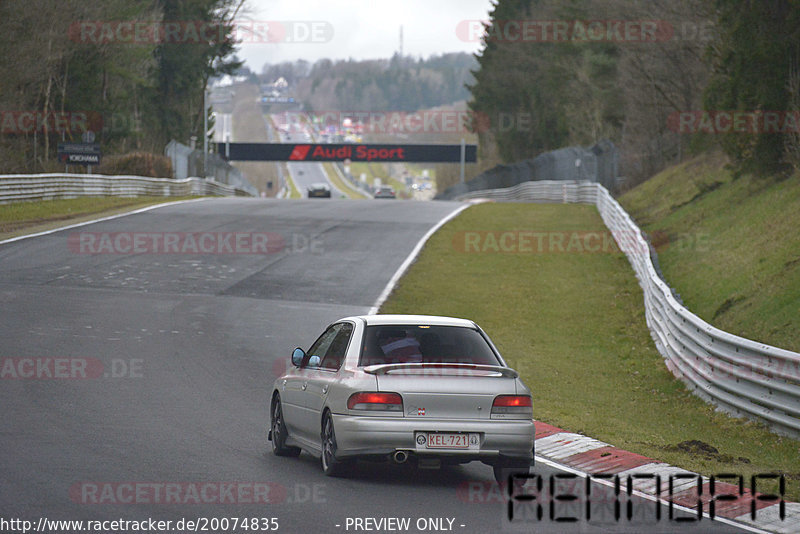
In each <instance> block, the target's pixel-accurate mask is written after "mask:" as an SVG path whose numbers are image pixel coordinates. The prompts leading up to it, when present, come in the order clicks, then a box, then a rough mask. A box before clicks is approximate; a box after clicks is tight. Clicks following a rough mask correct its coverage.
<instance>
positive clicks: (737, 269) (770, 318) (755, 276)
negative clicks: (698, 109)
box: [619, 154, 800, 351]
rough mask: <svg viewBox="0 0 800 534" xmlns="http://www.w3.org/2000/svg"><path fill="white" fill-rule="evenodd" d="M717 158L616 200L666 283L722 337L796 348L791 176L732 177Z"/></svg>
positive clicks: (798, 212) (688, 165) (799, 304)
mask: <svg viewBox="0 0 800 534" xmlns="http://www.w3.org/2000/svg"><path fill="white" fill-rule="evenodd" d="M725 163H726V162H725V159H724V157H722V156H720V155H718V154H712V155H703V156H700V157H697V158H695V159H693V160H690V161H688V162H685V163H683V164H682V165H679V166H676V167H673V168H670V169H668V170H666V171H664V172H662V173H661V174H659V175H657V176H655V177H653V178H652V179H650V180H648V181H647V182H644V183H643V184H641V185H639V186H638V187H636V188H635V189H633V190H631V191H629V192H627V193H625V194H624V195H622V197H621V198H620V199H619V201H620V203H621V204H622V206H623V207H624V208H625V209H626V210H627V211H628V212H629V213H630V214H631V215H632V216H633V217H634V219H636V221H637V223H638V224H639V225H640V226H641V227H642V229H643V230H645V231H646V232H648V233H649V234H650V235H651V236H653V241H654V244H655V245H656V249H657V251H658V256H659V261H660V263H661V267H662V270H663V272H664V275H665V277H666V279H667V282H668V283H669V284H670V285H671V286H672V287H674V288H675V289H676V290H677V292H678V293H679V294H680V295H681V298H682V299H683V301H684V303H685V305H686V307H687V308H689V309H690V310H691V311H692V312H694V313H695V314H697V315H698V316H700V317H701V318H703V319H704V320H705V321H707V322H709V323H711V324H712V325H714V326H716V327H717V328H720V329H722V330H726V331H728V332H731V333H734V334H737V335H740V336H743V337H747V338H750V339H754V340H756V341H760V342H763V343H768V344H770V345H775V346H778V347H781V348H785V349H789V350H794V351H800V232H798V229H800V177H798V176H797V175H795V176H793V177H792V178H789V179H785V180H781V181H778V180H775V179H771V178H754V177H751V176H741V177H739V178H736V179H734V178H733V176H732V175H731V173H730V172H729V171H728V170H727V169H726V168H725Z"/></svg>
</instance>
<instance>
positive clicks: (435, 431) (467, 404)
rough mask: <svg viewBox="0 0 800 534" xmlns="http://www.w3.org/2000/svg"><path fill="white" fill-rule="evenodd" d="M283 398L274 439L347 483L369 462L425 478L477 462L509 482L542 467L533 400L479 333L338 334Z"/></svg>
mask: <svg viewBox="0 0 800 534" xmlns="http://www.w3.org/2000/svg"><path fill="white" fill-rule="evenodd" d="M291 359H292V366H291V367H290V368H289V370H288V372H287V373H286V374H285V375H283V376H281V377H280V378H278V379H277V380H276V381H275V383H274V386H273V388H272V391H271V401H270V428H269V434H268V439H269V440H270V441H271V442H272V450H273V452H274V453H275V454H276V455H278V456H297V455H299V454H300V451H301V450H305V451H306V452H308V453H310V454H313V455H316V456H318V457H320V458H321V459H322V469H323V471H324V473H325V474H326V475H336V474H338V473H340V472H342V470H343V468H345V466H346V465H347V464H349V463H351V462H353V461H354V460H356V459H358V458H362V459H384V460H390V461H393V462H396V463H405V462H407V461H410V463H414V464H416V465H418V466H419V467H426V468H436V467H439V466H441V465H443V464H458V463H466V462H471V461H474V460H478V461H481V462H483V463H485V464H488V465H491V466H492V467H493V468H494V474H495V478H496V479H497V480H498V482H505V481H506V480H508V478H509V476H510V475H512V474H514V473H517V472H523V473H527V472H528V469H529V466H530V465H531V464H532V462H533V447H534V434H535V429H534V422H533V403H532V399H531V392H530V390H529V389H528V388H527V387H526V386H525V384H523V382H522V380H520V378H519V375H518V374H517V372H516V371H514V370H513V369H511V368H509V367H508V366H507V365H506V363H505V362H504V361H503V358H502V357H501V356H500V354H499V352H498V351H497V349H496V348H495V346H494V345H493V344H492V342H491V341H490V340H489V337H488V336H487V335H486V334H485V333H484V332H483V330H481V329H480V328H479V327H478V325H476V324H475V323H473V322H472V321H468V320H464V319H454V318H449V317H433V316H424V315H368V316H358V317H347V318H344V319H341V320H339V321H336V322H335V323H333V324H332V325H330V326H329V327H328V328H327V329H325V331H324V332H323V333H322V335H321V336H320V337H319V338H318V339H317V340H316V341H315V342H314V344H313V345H312V346H311V348H309V349H308V351H304V350H303V349H301V348H297V349H295V350H294V352H293V353H292V358H291Z"/></svg>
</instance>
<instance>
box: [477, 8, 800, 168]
mask: <svg viewBox="0 0 800 534" xmlns="http://www.w3.org/2000/svg"><path fill="white" fill-rule="evenodd" d="M483 41H484V44H485V46H484V48H483V50H482V52H481V53H480V54H479V57H478V62H479V64H480V68H479V69H478V70H476V72H475V78H476V82H475V83H474V84H473V85H472V86H471V93H472V97H473V100H472V103H471V105H470V107H471V109H472V110H473V111H474V112H475V116H489V117H496V116H498V114H506V115H508V114H511V115H512V116H513V115H518V116H524V117H527V119H526V120H527V122H526V123H525V128H502V125H501V124H498V123H497V121H495V122H494V123H492V125H491V127H490V128H489V129H488V130H486V131H483V132H482V133H480V138H481V145H482V149H483V150H496V151H497V153H498V154H499V156H500V159H502V160H503V161H518V160H521V159H526V158H530V157H533V156H535V155H537V154H538V153H540V152H543V151H547V150H552V149H556V148H561V147H564V146H571V145H590V144H592V143H594V142H595V141H597V140H600V139H603V138H607V139H611V140H612V141H614V142H615V143H616V144H617V145H618V147H619V148H620V153H621V173H622V174H623V175H624V176H626V177H627V178H628V180H629V184H632V183H636V182H638V181H641V180H642V179H645V178H647V177H649V176H652V175H653V174H654V173H656V172H658V171H659V170H661V169H663V168H664V167H666V166H667V165H670V164H673V163H676V162H678V161H680V160H681V159H683V158H685V157H686V156H687V155H689V154H691V153H693V152H696V151H699V150H704V149H707V148H709V147H711V146H721V147H722V148H723V149H724V150H725V152H726V153H727V154H728V155H729V156H730V158H731V160H732V161H733V162H734V164H735V165H736V167H737V168H738V169H739V170H740V171H742V172H756V173H764V174H768V173H774V172H782V171H785V170H788V169H790V168H791V167H792V166H794V168H795V169H800V149H799V147H800V143H799V142H798V135H797V132H798V122H800V121H798V118H800V116H799V115H798V113H797V112H798V110H800V97H798V89H799V88H800V81H799V80H800V78H798V57H800V3H798V2H796V1H794V0H759V1H752V0H639V1H636V0H570V1H567V2H564V1H562V0H498V2H497V4H496V5H495V6H494V9H493V11H492V13H491V21H490V24H489V25H488V27H487V28H486V33H485V35H484V38H483Z"/></svg>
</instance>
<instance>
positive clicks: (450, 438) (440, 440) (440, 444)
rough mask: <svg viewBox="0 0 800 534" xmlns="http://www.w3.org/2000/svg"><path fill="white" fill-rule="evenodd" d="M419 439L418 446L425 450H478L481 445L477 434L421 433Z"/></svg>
mask: <svg viewBox="0 0 800 534" xmlns="http://www.w3.org/2000/svg"><path fill="white" fill-rule="evenodd" d="M420 437H424V438H425V439H424V440H420V439H419V438H420ZM417 438H418V439H417V444H418V445H420V446H421V447H420V448H425V449H477V448H478V444H479V440H478V437H477V434H461V433H457V432H427V433H426V432H420V433H419V434H418V435H417ZM420 441H422V443H420Z"/></svg>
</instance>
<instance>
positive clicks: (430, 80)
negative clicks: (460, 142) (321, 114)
mask: <svg viewBox="0 0 800 534" xmlns="http://www.w3.org/2000/svg"><path fill="white" fill-rule="evenodd" d="M477 66H478V64H477V62H476V61H475V57H474V56H472V55H471V54H466V53H451V54H442V55H434V56H431V57H429V58H425V59H423V58H413V57H410V56H400V55H399V54H395V55H394V56H392V57H391V58H390V59H375V60H352V59H351V60H339V61H333V60H330V59H321V60H318V61H316V62H315V63H313V64H312V63H309V62H307V61H302V60H301V61H295V62H284V63H279V64H275V65H269V64H268V65H264V68H263V69H262V72H261V76H260V77H261V80H262V81H264V82H266V83H270V82H273V81H275V80H276V79H278V78H279V77H283V78H284V79H286V81H287V82H288V83H289V85H290V86H291V87H292V93H293V96H294V97H295V98H296V99H297V100H299V101H300V102H302V103H303V105H304V106H305V110H306V111H330V110H339V111H406V112H413V111H417V110H420V109H427V108H432V107H437V106H442V105H447V104H452V103H453V102H457V101H463V100H466V99H468V98H469V96H470V93H469V91H468V89H467V84H469V83H473V82H474V79H473V77H472V74H471V71H472V70H474V69H476V68H477Z"/></svg>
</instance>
